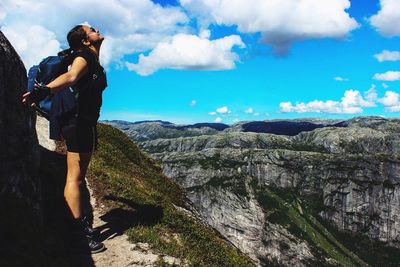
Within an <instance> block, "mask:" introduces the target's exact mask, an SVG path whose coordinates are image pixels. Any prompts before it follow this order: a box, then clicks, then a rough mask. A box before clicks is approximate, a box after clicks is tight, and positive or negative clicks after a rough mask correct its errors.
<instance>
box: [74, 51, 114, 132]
mask: <svg viewBox="0 0 400 267" xmlns="http://www.w3.org/2000/svg"><path fill="white" fill-rule="evenodd" d="M76 56H77V57H83V58H84V59H85V60H86V62H87V64H88V71H87V72H86V74H85V75H84V76H82V77H81V78H80V79H79V80H78V82H77V83H76V84H75V85H74V89H75V90H77V91H78V114H77V118H78V120H84V121H87V122H88V123H90V124H92V125H96V123H97V121H98V119H99V117H100V107H101V105H102V102H103V100H102V99H103V97H102V95H103V91H104V89H105V88H106V87H107V77H106V72H105V71H104V69H103V67H102V66H101V65H100V63H99V62H98V61H97V58H96V55H95V54H94V53H93V52H91V51H90V50H88V49H84V50H81V51H78V52H77V54H76Z"/></svg>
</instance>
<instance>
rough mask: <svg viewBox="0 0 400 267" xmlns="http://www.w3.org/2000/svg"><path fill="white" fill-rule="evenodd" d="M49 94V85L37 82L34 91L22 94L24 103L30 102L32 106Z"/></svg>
mask: <svg viewBox="0 0 400 267" xmlns="http://www.w3.org/2000/svg"><path fill="white" fill-rule="evenodd" d="M49 94H50V88H49V87H47V86H45V85H40V84H37V83H36V84H35V86H34V88H33V90H32V92H27V93H25V94H23V95H22V103H23V104H25V105H27V104H30V106H31V107H32V106H35V105H36V104H37V103H39V102H40V101H42V100H43V99H45V98H46V97H47V96H48V95H49Z"/></svg>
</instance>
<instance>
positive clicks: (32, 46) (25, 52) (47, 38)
mask: <svg viewBox="0 0 400 267" xmlns="http://www.w3.org/2000/svg"><path fill="white" fill-rule="evenodd" d="M1 30H2V31H3V33H4V35H5V36H6V37H7V38H8V39H9V40H10V42H11V43H12V44H13V46H14V48H15V50H17V51H18V52H19V55H20V57H21V58H22V60H23V62H24V64H25V67H26V68H27V69H28V68H29V67H31V66H32V65H35V64H38V63H39V62H40V60H41V59H42V58H44V57H47V56H49V55H55V54H57V52H59V51H60V50H61V48H60V43H59V42H58V41H57V40H56V36H55V34H54V33H53V32H51V31H49V30H47V29H46V28H44V27H42V26H38V25H34V26H29V27H25V26H24V25H21V24H20V25H15V26H14V27H2V29H1ZM21 32H23V33H24V35H21V34H20V33H21ZM38 36H40V37H41V38H37V37H38Z"/></svg>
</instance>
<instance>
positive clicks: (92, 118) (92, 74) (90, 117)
mask: <svg viewBox="0 0 400 267" xmlns="http://www.w3.org/2000/svg"><path fill="white" fill-rule="evenodd" d="M67 40H68V43H69V46H70V48H69V49H67V50H66V51H68V53H71V52H72V51H73V53H72V54H73V55H74V57H73V61H72V64H71V66H70V69H69V70H68V72H66V73H64V74H62V75H60V76H59V77H57V78H56V79H55V80H53V81H52V82H50V83H49V84H47V85H46V86H39V85H36V86H35V87H36V88H35V91H36V92H37V91H41V93H43V92H46V93H54V92H57V91H58V90H61V89H64V88H67V87H69V86H73V87H74V89H75V90H77V91H78V97H77V102H78V105H77V107H78V108H77V110H76V111H75V113H74V115H73V116H72V117H70V118H69V119H68V121H67V122H66V123H65V125H64V126H63V127H62V128H61V136H62V137H63V138H64V139H65V142H66V145H67V178H66V184H65V188H64V197H65V201H66V203H67V206H68V207H69V210H70V212H71V214H72V218H73V220H74V224H75V226H77V227H78V229H79V230H80V231H82V232H83V233H84V234H85V235H86V237H87V241H88V246H89V249H90V250H91V252H92V253H97V252H101V251H103V250H104V249H105V247H104V245H103V244H102V243H100V242H97V241H95V240H94V238H93V230H92V228H91V222H90V219H88V217H87V216H83V214H82V189H84V188H83V187H84V186H85V176H86V171H87V168H88V166H89V162H90V159H91V156H92V153H93V151H94V150H95V148H96V145H97V132H96V124H97V120H98V118H99V115H100V107H101V104H102V93H103V90H104V89H105V88H106V87H107V80H106V74H105V72H104V69H103V67H102V66H101V65H100V63H99V55H100V47H101V44H102V42H103V40H104V37H103V36H102V35H101V34H100V33H99V31H97V30H95V29H94V28H92V27H89V26H86V25H78V26H75V27H74V28H72V29H71V30H70V31H69V33H68V35H67ZM32 98H34V93H31V92H28V93H26V94H24V95H23V100H22V102H23V103H28V102H30V100H32ZM50 124H51V120H50Z"/></svg>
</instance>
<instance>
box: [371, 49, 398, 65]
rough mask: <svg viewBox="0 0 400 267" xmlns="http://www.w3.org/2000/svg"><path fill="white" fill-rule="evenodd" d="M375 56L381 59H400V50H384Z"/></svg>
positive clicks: (380, 60)
mask: <svg viewBox="0 0 400 267" xmlns="http://www.w3.org/2000/svg"><path fill="white" fill-rule="evenodd" d="M374 57H375V58H376V59H377V60H378V61H379V62H383V61H398V60H400V52H399V51H388V50H383V51H382V52H381V53H379V54H375V55H374Z"/></svg>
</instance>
